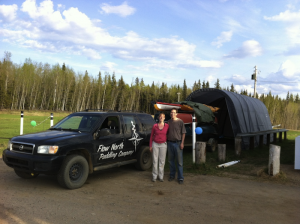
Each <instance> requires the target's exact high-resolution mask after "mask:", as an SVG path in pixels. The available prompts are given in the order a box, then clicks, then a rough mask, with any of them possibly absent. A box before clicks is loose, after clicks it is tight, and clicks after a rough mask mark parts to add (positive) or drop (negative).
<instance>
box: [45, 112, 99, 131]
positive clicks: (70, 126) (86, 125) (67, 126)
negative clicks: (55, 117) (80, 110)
mask: <svg viewBox="0 0 300 224" xmlns="http://www.w3.org/2000/svg"><path fill="white" fill-rule="evenodd" d="M100 119H101V116H95V115H74V116H68V117H66V118H64V119H63V120H61V121H60V122H58V123H57V124H56V125H55V126H53V127H52V128H50V129H51V130H62V131H80V132H90V131H92V130H93V129H94V128H95V127H96V125H97V124H98V123H99V120H100Z"/></svg>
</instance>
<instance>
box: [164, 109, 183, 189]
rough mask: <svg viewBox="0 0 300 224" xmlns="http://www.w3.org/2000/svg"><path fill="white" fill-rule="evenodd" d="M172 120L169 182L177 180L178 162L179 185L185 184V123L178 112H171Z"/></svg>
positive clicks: (169, 137)
mask: <svg viewBox="0 0 300 224" xmlns="http://www.w3.org/2000/svg"><path fill="white" fill-rule="evenodd" d="M170 115H171V118H172V119H170V120H169V121H168V124H169V132H168V159H169V164H170V177H169V181H172V180H174V179H175V175H176V166H175V161H177V167H178V175H177V180H178V183H179V184H183V179H184V178H183V157H182V156H183V153H182V151H183V148H184V138H185V133H186V130H185V127H184V123H183V121H182V120H181V119H180V118H178V117H177V110H176V109H172V110H171V113H170Z"/></svg>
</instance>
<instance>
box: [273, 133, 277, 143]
mask: <svg viewBox="0 0 300 224" xmlns="http://www.w3.org/2000/svg"><path fill="white" fill-rule="evenodd" d="M273 142H274V143H276V142H277V132H275V133H273Z"/></svg>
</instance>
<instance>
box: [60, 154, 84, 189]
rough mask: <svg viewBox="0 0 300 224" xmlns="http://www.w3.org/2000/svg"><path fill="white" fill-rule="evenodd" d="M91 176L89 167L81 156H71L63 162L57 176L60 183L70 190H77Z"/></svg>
mask: <svg viewBox="0 0 300 224" xmlns="http://www.w3.org/2000/svg"><path fill="white" fill-rule="evenodd" d="M88 175H89V165H88V162H87V161H86V159H85V158H84V157H83V156H80V155H70V156H68V157H67V158H66V159H65V161H64V162H63V164H62V166H61V168H60V170H59V173H58V175H57V180H58V183H59V184H60V185H61V186H62V187H65V188H68V189H76V188H80V187H82V185H84V183H85V181H86V179H87V177H88Z"/></svg>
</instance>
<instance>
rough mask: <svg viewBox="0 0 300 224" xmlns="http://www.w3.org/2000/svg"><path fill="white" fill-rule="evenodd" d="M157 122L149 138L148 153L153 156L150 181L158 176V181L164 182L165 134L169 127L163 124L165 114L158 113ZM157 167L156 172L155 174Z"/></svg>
mask: <svg viewBox="0 0 300 224" xmlns="http://www.w3.org/2000/svg"><path fill="white" fill-rule="evenodd" d="M158 119H159V122H158V123H157V124H154V125H153V127H152V131H151V136H150V151H151V152H152V156H153V166H152V181H153V182H155V181H156V179H157V176H158V179H159V181H161V182H163V181H164V168H165V160H166V154H167V132H168V129H169V125H168V124H165V122H164V121H165V114H164V113H160V114H159V116H158ZM157 166H158V172H157Z"/></svg>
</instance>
